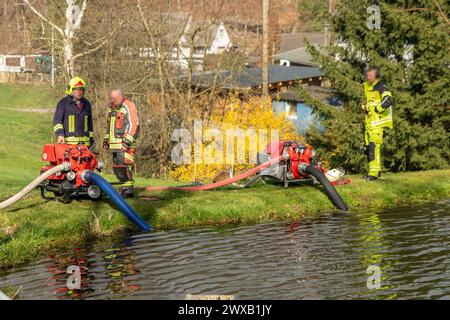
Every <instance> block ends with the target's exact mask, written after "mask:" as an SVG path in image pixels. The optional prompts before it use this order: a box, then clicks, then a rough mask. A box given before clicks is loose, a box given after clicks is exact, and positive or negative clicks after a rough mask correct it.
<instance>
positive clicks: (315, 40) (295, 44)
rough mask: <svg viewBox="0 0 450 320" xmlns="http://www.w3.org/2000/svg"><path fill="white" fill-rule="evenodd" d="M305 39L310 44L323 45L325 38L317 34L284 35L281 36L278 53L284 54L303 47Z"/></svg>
mask: <svg viewBox="0 0 450 320" xmlns="http://www.w3.org/2000/svg"><path fill="white" fill-rule="evenodd" d="M305 38H306V39H307V40H308V41H309V43H311V44H324V43H325V36H324V34H323V33H319V32H305V33H284V34H282V35H281V45H280V49H281V50H280V51H281V52H286V51H291V50H294V49H298V48H301V47H305V46H306V43H305Z"/></svg>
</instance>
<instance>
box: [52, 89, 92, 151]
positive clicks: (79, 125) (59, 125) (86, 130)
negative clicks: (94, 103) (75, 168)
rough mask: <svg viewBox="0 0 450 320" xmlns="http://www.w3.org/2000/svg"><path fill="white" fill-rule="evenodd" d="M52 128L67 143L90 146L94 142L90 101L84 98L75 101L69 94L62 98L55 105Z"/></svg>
mask: <svg viewBox="0 0 450 320" xmlns="http://www.w3.org/2000/svg"><path fill="white" fill-rule="evenodd" d="M53 129H54V131H55V134H56V136H63V137H64V140H65V142H66V143H67V144H85V145H87V146H91V145H92V144H93V143H94V129H93V123H92V107H91V103H90V102H89V101H88V100H87V99H85V98H82V99H81V100H80V101H77V100H76V99H75V98H73V97H72V96H70V95H68V96H66V97H65V98H63V99H62V100H61V101H60V102H59V103H58V106H57V107H56V111H55V115H54V117H53Z"/></svg>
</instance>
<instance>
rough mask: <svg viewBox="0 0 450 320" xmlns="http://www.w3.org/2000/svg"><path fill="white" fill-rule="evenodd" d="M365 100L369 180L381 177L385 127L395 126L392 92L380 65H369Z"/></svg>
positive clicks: (365, 84)
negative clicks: (383, 76) (382, 74)
mask: <svg viewBox="0 0 450 320" xmlns="http://www.w3.org/2000/svg"><path fill="white" fill-rule="evenodd" d="M364 94H365V102H364V104H363V106H362V108H363V110H364V114H365V134H364V135H365V150H366V153H367V159H368V162H369V172H368V174H367V177H366V180H367V181H375V180H377V179H378V178H379V177H381V167H382V165H381V145H382V144H383V133H384V129H385V128H388V129H392V128H393V118H392V105H393V98H392V94H391V93H390V92H389V91H388V90H387V89H386V88H385V87H384V85H383V83H382V82H381V71H380V69H379V68H378V67H369V68H368V69H367V71H366V81H365V83H364Z"/></svg>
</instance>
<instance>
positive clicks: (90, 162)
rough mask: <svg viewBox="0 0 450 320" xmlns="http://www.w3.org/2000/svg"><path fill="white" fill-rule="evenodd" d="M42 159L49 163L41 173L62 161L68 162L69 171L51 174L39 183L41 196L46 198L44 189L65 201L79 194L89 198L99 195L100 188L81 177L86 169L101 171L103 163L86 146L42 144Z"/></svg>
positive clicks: (98, 196)
mask: <svg viewBox="0 0 450 320" xmlns="http://www.w3.org/2000/svg"><path fill="white" fill-rule="evenodd" d="M42 160H43V161H48V162H50V164H49V165H47V166H45V167H43V168H42V169H41V173H43V172H45V171H48V170H49V169H51V168H53V167H55V166H57V165H60V164H63V163H68V164H70V171H67V172H60V173H58V174H55V175H52V176H50V177H49V178H48V179H47V180H46V181H45V182H44V183H42V184H40V185H39V188H40V189H41V195H42V197H43V198H46V196H45V191H49V192H53V194H54V195H55V197H57V198H58V199H59V200H61V201H62V202H65V203H68V202H70V201H71V200H72V199H74V198H77V197H81V196H89V197H90V198H91V199H99V198H100V197H101V195H102V192H101V190H100V188H99V187H98V186H96V185H92V184H89V183H86V182H85V181H84V180H83V178H82V172H84V171H86V170H89V171H95V170H99V171H101V170H102V169H103V163H102V162H101V161H98V160H97V157H96V156H95V154H93V153H92V151H91V150H90V149H89V148H88V147H87V146H85V145H67V144H47V145H45V146H44V151H43V153H42Z"/></svg>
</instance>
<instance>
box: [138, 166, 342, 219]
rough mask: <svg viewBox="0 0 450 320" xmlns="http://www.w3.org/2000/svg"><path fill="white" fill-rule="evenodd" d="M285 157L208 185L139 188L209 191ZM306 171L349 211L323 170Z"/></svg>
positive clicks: (309, 169) (313, 168)
mask: <svg viewBox="0 0 450 320" xmlns="http://www.w3.org/2000/svg"><path fill="white" fill-rule="evenodd" d="M283 160H284V158H283V157H278V158H274V159H271V160H270V161H268V162H265V163H263V164H261V165H259V166H257V167H255V168H253V169H251V170H249V171H246V172H244V173H241V174H239V175H237V176H235V177H233V178H230V179H227V180H223V181H220V182H216V183H211V184H206V185H200V186H183V187H164V186H149V187H145V188H138V190H141V191H186V192H196V191H207V190H213V189H218V188H221V187H225V186H228V185H231V184H233V183H236V182H238V181H241V180H244V179H247V178H249V177H251V176H253V175H255V174H257V173H258V172H260V171H261V170H263V169H266V168H268V167H270V166H272V165H274V164H277V163H279V162H280V161H283ZM301 170H302V171H303V172H304V173H306V174H308V175H310V176H313V177H314V178H316V179H317V181H318V182H320V184H321V185H322V186H323V187H324V189H325V193H326V195H327V197H328V198H329V199H330V200H331V202H332V203H333V204H334V205H335V206H336V207H337V208H338V209H340V210H343V211H348V209H349V208H348V206H347V204H346V203H345V202H344V200H343V199H342V197H341V196H340V195H339V193H338V192H337V191H336V189H335V188H334V187H333V185H332V184H331V183H330V181H329V180H328V179H327V178H326V177H325V175H324V174H323V173H322V171H320V170H317V169H316V168H315V167H314V166H312V165H308V166H304V167H303V168H302V169H301Z"/></svg>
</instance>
